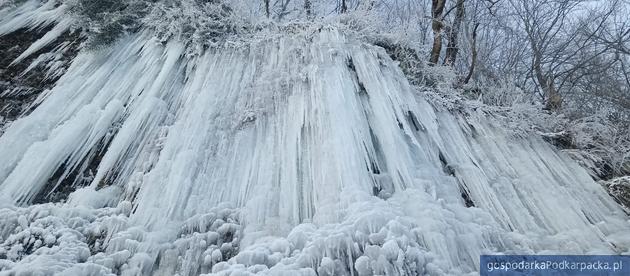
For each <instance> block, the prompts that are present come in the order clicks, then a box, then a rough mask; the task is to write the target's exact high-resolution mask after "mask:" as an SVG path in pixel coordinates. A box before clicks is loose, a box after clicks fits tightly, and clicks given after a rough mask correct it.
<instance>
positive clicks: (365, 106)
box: [0, 1, 630, 276]
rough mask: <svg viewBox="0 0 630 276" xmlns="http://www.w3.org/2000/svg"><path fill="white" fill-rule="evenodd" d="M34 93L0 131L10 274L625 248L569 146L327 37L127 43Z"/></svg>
mask: <svg viewBox="0 0 630 276" xmlns="http://www.w3.org/2000/svg"><path fill="white" fill-rule="evenodd" d="M27 2H28V5H31V6H32V7H34V8H35V9H37V6H36V5H33V3H35V1H27ZM29 14H30V16H36V15H37V14H38V13H36V12H31V13H28V12H27V13H20V14H15V15H13V16H15V18H18V19H20V18H21V19H20V20H17V19H15V21H11V22H18V23H19V22H22V23H20V24H23V26H30V25H29V24H34V23H33V22H38V21H36V20H35V19H33V20H26V19H28V18H26V19H24V18H23V17H24V16H29ZM8 20H12V19H8ZM2 22H5V21H2ZM18 23H15V24H18ZM5 24H6V22H5ZM12 24H13V23H12ZM0 27H2V26H0ZM40 100H41V104H40V105H39V106H38V107H37V108H36V109H35V110H33V111H32V113H30V114H29V115H28V116H25V117H22V118H20V119H19V120H17V121H15V122H13V123H11V125H10V126H9V127H8V128H7V129H6V132H5V133H4V134H3V135H2V136H0V196H1V197H2V205H0V208H1V209H0V242H1V244H0V260H1V261H0V268H1V269H2V270H3V272H5V271H6V273H8V274H11V273H18V274H19V273H32V274H38V273H40V274H54V273H59V274H61V275H64V274H65V275H73V274H74V275H76V274H85V275H110V274H113V275H199V274H210V275H252V274H260V275H309V276H310V275H424V274H428V275H465V274H475V273H477V271H478V267H479V256H480V255H481V254H493V253H497V254H509V253H526V254H536V253H544V254H555V253H558V254H560V253H562V254H584V253H598V254H603V253H606V254H619V253H628V249H629V247H630V239H628V235H627V234H626V233H627V232H628V230H629V229H630V224H629V223H628V218H627V216H626V215H625V214H624V212H623V210H622V209H621V208H620V207H619V206H618V205H617V204H616V203H615V201H614V200H613V199H612V198H610V197H609V196H608V194H607V193H606V191H605V190H604V189H602V187H601V186H599V185H598V184H597V183H595V182H594V181H593V180H592V179H591V178H590V176H589V175H588V173H587V172H586V171H585V170H584V169H582V168H580V167H579V166H578V165H577V164H576V163H575V162H574V161H572V160H571V159H570V158H569V157H567V156H566V155H565V154H564V153H562V152H558V151H557V150H555V149H554V148H553V147H552V146H550V145H549V144H548V143H547V142H545V141H544V140H542V139H541V138H539V137H537V136H518V137H515V136H513V135H510V134H509V133H506V132H505V131H503V130H502V128H501V125H498V124H496V123H493V122H492V114H483V113H481V112H479V113H471V114H466V115H463V114H459V113H457V112H449V111H447V110H443V109H440V108H439V107H437V106H432V105H431V104H430V103H429V102H427V101H426V100H425V98H424V97H422V95H421V94H419V93H417V91H416V90H415V89H414V88H413V87H411V86H410V85H409V83H408V81H407V80H406V78H405V76H404V75H403V74H402V72H401V70H400V69H399V68H398V66H397V65H396V63H394V62H393V61H392V60H391V59H390V57H389V56H388V55H387V54H386V53H385V51H384V50H383V49H381V48H379V47H376V46H373V45H369V44H365V43H363V42H361V41H359V40H356V39H354V38H353V37H352V36H348V35H345V34H344V33H343V32H340V31H339V30H338V29H337V28H334V27H330V26H328V27H326V26H322V27H321V28H313V29H309V28H305V29H304V31H303V32H295V30H293V31H292V32H290V33H289V34H284V33H282V31H279V33H278V35H276V36H273V37H263V38H258V39H255V40H252V41H251V42H249V43H245V44H243V45H237V46H230V47H227V46H226V47H218V48H213V49H209V50H207V51H205V52H204V53H203V54H202V55H198V56H190V55H186V47H185V45H184V44H182V43H181V42H178V41H177V40H169V41H168V42H164V43H160V42H158V41H156V40H155V39H153V34H152V33H150V32H148V31H145V32H140V33H137V34H133V35H128V36H125V37H123V38H121V39H120V40H119V41H118V42H116V43H114V44H113V45H111V47H108V48H105V49H101V50H99V51H84V52H81V53H80V54H79V55H78V56H77V58H76V59H74V61H73V63H72V65H71V66H70V67H69V68H68V71H67V73H65V74H64V75H63V76H62V77H61V78H60V79H59V81H58V82H57V84H56V85H55V86H54V87H53V88H52V89H51V90H50V91H49V92H48V93H46V94H45V95H43V96H42V97H41V99H40ZM55 193H56V195H57V196H56V197H54V198H55V199H60V200H59V201H60V202H56V203H46V204H35V203H36V201H37V200H41V199H48V200H51V199H52V198H51V197H50V195H51V194H55Z"/></svg>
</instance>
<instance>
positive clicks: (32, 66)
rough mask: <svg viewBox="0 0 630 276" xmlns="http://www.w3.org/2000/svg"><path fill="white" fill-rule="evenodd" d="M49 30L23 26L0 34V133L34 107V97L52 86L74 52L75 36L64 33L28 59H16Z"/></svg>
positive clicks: (75, 34) (78, 39)
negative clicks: (8, 124)
mask: <svg viewBox="0 0 630 276" xmlns="http://www.w3.org/2000/svg"><path fill="white" fill-rule="evenodd" d="M52 28H53V27H52V26H43V27H39V28H29V27H27V26H24V27H22V28H20V29H17V30H13V31H9V32H8V33H4V34H0V38H1V39H0V133H2V132H3V131H4V129H5V125H6V124H7V123H9V122H11V121H14V120H15V119H17V118H18V117H20V116H23V115H26V114H28V113H29V112H30V111H32V110H33V109H34V108H35V107H36V106H37V104H38V102H37V101H36V99H37V97H38V96H39V95H41V94H42V93H43V92H44V91H45V90H47V89H50V88H52V87H53V86H54V84H55V83H56V81H57V80H58V79H59V78H60V77H61V76H62V75H63V74H64V73H65V70H66V69H67V68H68V66H69V65H70V63H71V61H72V59H73V58H74V57H75V56H76V54H77V52H78V48H79V46H80V43H81V39H80V34H79V32H71V31H65V32H63V33H62V34H61V35H60V36H59V37H57V38H55V39H54V41H52V42H50V43H49V44H47V45H45V46H43V47H42V48H41V49H38V50H36V51H35V52H34V53H32V54H31V55H29V56H27V57H20V56H21V55H22V54H23V53H25V52H26V51H27V50H28V49H29V47H31V46H32V45H33V44H34V43H36V42H37V41H38V40H40V39H41V38H42V37H44V36H45V35H46V34H47V33H49V32H50V31H51V30H52Z"/></svg>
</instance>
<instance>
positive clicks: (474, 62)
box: [464, 23, 479, 84]
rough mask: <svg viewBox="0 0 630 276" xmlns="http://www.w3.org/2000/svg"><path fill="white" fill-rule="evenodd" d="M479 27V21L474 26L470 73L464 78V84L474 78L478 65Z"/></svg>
mask: <svg viewBox="0 0 630 276" xmlns="http://www.w3.org/2000/svg"><path fill="white" fill-rule="evenodd" d="M477 28H479V23H476V24H475V27H473V33H472V61H471V62H470V69H469V70H468V75H466V78H465V79H464V84H467V83H468V82H469V81H470V79H471V78H472V75H473V73H474V72H475V65H477Z"/></svg>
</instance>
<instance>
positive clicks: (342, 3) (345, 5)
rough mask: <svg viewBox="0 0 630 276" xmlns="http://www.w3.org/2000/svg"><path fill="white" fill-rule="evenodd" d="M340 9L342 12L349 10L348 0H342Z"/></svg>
mask: <svg viewBox="0 0 630 276" xmlns="http://www.w3.org/2000/svg"><path fill="white" fill-rule="evenodd" d="M339 11H340V13H346V12H347V11H348V3H346V0H341V9H340V10H339Z"/></svg>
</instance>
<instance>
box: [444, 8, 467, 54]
mask: <svg viewBox="0 0 630 276" xmlns="http://www.w3.org/2000/svg"><path fill="white" fill-rule="evenodd" d="M464 1H465V0H457V4H456V5H455V7H456V12H455V19H454V20H453V25H452V26H450V27H449V28H448V44H447V45H446V56H445V57H444V65H449V66H453V65H454V64H455V60H456V59H457V52H458V51H459V48H458V45H457V42H458V41H457V39H458V36H459V30H460V27H461V25H462V21H463V20H464Z"/></svg>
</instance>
